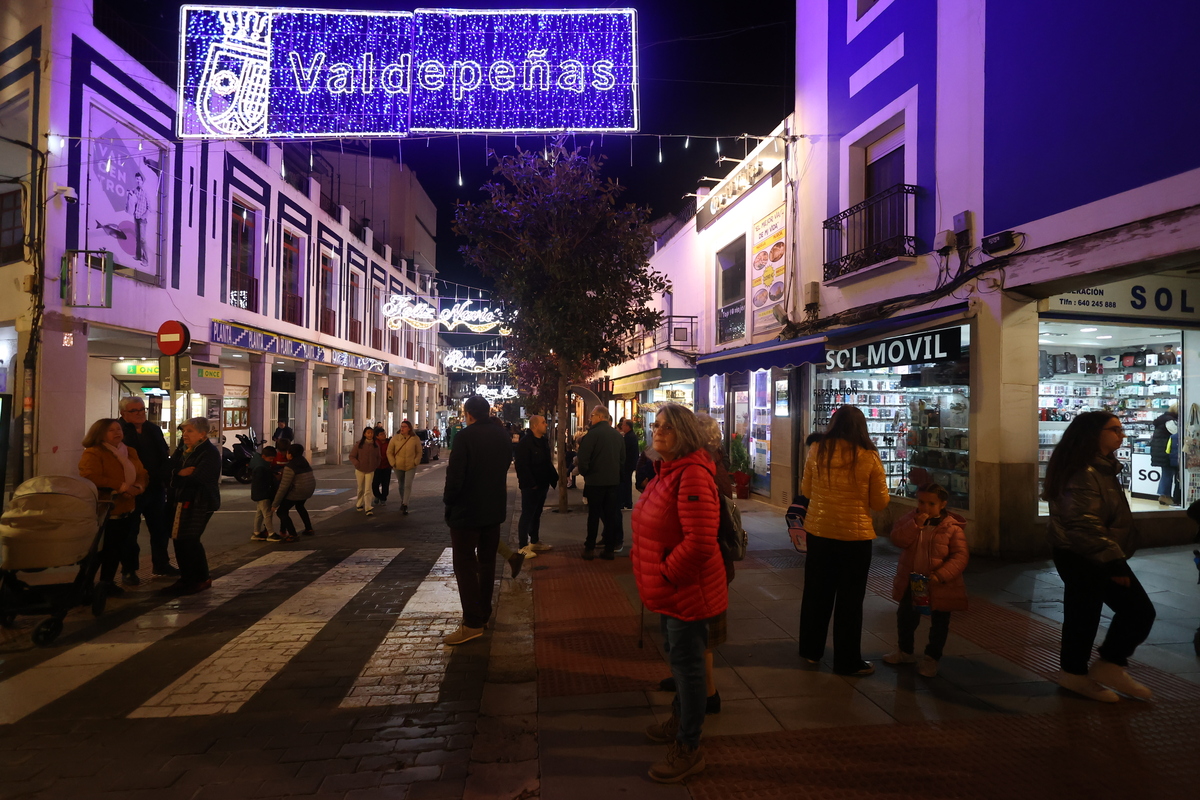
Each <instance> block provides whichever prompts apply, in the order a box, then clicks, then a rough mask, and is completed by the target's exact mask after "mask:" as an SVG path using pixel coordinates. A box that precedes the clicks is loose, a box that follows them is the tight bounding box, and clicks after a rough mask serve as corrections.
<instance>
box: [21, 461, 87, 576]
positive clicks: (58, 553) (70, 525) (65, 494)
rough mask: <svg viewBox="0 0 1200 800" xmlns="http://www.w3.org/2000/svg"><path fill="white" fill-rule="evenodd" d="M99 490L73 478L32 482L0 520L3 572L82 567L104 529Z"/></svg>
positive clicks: (53, 477)
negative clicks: (95, 540)
mask: <svg viewBox="0 0 1200 800" xmlns="http://www.w3.org/2000/svg"><path fill="white" fill-rule="evenodd" d="M98 499H99V493H98V492H97V490H96V486H95V484H93V483H92V482H91V481H87V480H84V479H83V478H76V477H72V476H69V475H42V476H40V477H37V478H31V479H29V480H27V481H25V482H24V483H22V484H21V485H20V486H18V487H17V489H16V491H15V492H13V498H12V502H11V503H10V504H9V507H8V509H7V510H5V512H4V515H3V516H0V569H6V570H14V569H40V568H43V567H64V566H69V565H71V564H76V563H78V562H79V561H81V560H82V559H83V558H84V556H86V555H87V553H88V550H89V548H90V547H91V545H92V541H93V540H94V539H95V538H96V533H97V532H98V529H99V520H98V518H97V514H96V503H97V501H98Z"/></svg>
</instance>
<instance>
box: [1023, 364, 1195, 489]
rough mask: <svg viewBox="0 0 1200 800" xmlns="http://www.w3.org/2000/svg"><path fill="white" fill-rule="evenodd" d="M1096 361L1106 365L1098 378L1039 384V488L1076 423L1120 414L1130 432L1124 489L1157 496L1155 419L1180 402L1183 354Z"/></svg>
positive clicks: (1067, 376) (1071, 376)
mask: <svg viewBox="0 0 1200 800" xmlns="http://www.w3.org/2000/svg"><path fill="white" fill-rule="evenodd" d="M1095 359H1096V361H1097V363H1098V364H1099V365H1100V366H1099V367H1098V371H1097V372H1096V373H1087V372H1084V373H1078V372H1077V373H1071V372H1066V373H1063V374H1055V375H1054V377H1053V378H1050V379H1046V380H1043V381H1041V382H1040V383H1039V384H1038V419H1039V422H1038V485H1039V489H1040V486H1041V482H1042V481H1043V480H1044V479H1045V477H1046V464H1047V463H1048V462H1049V461H1050V455H1051V453H1053V452H1054V446H1055V445H1056V444H1058V442H1059V440H1060V439H1061V438H1062V433H1063V431H1064V430H1066V428H1067V426H1068V425H1069V424H1070V422H1071V420H1073V419H1075V417H1076V416H1077V415H1078V414H1080V413H1082V412H1084V411H1101V410H1103V411H1110V412H1112V413H1113V414H1116V415H1117V417H1118V418H1120V420H1121V424H1122V425H1123V426H1124V428H1125V437H1126V438H1125V446H1124V447H1122V448H1121V449H1119V450H1117V451H1116V453H1115V455H1116V456H1117V458H1118V459H1120V460H1121V461H1122V462H1123V463H1124V465H1125V469H1123V470H1121V476H1120V480H1121V484H1122V486H1124V487H1125V488H1126V489H1127V490H1129V491H1131V492H1132V493H1134V494H1137V495H1142V496H1146V497H1157V494H1158V475H1159V472H1158V468H1157V467H1154V466H1153V465H1151V463H1150V437H1151V436H1152V435H1153V433H1154V420H1155V419H1156V418H1157V417H1158V416H1159V415H1161V414H1163V413H1165V412H1166V411H1167V410H1168V409H1170V408H1171V406H1172V405H1174V404H1176V403H1178V402H1179V399H1180V395H1181V390H1182V385H1183V354H1182V352H1181V351H1177V350H1176V348H1175V346H1174V345H1167V346H1166V347H1164V348H1163V349H1162V351H1161V352H1157V353H1156V352H1154V351H1152V350H1149V349H1146V348H1139V349H1137V350H1128V351H1125V352H1122V353H1112V354H1108V355H1104V354H1102V355H1099V356H1096V357H1095ZM1126 364H1128V366H1125V365H1126ZM1180 416H1181V417H1182V416H1183V415H1182V413H1181V414H1180Z"/></svg>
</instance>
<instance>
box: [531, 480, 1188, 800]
mask: <svg viewBox="0 0 1200 800" xmlns="http://www.w3.org/2000/svg"><path fill="white" fill-rule="evenodd" d="M571 499H572V501H573V502H575V503H578V502H580V500H579V497H578V493H575V492H572V494H571ZM740 505H741V506H742V507H743V520H744V521H745V524H746V528H747V531H748V532H749V533H750V552H749V554H748V557H747V559H746V560H745V561H744V562H742V563H741V564H739V565H738V570H737V577H736V579H735V580H734V582H733V584H732V586H731V588H730V606H729V640H728V642H727V643H726V644H725V645H723V646H722V647H720V648H719V649H718V651H717V653H716V682H717V686H718V690H719V691H720V694H721V698H722V710H721V713H720V714H719V715H712V716H709V717H708V718H707V719H706V721H705V731H704V735H705V742H706V749H707V752H708V756H707V760H708V764H709V766H708V769H707V770H706V772H705V773H703V774H702V775H700V776H697V777H695V778H693V779H690V780H689V781H688V782H687V784H686V786H673V787H664V786H658V785H656V784H654V783H652V782H651V781H649V779H648V778H647V777H646V775H645V770H646V767H647V766H648V765H649V763H651V762H652V761H654V760H656V759H658V758H660V757H661V754H662V752H663V747H662V746H657V745H653V744H650V743H649V742H648V741H647V740H646V739H645V737H644V735H643V734H642V730H643V729H644V728H645V726H647V725H649V724H650V723H652V722H654V721H655V720H659V719H663V718H665V717H666V716H667V715H668V714H669V703H670V700H671V695H670V694H666V693H662V692H659V691H657V684H658V681H659V680H660V679H661V678H663V677H666V676H667V675H669V670H668V668H667V666H666V664H665V661H664V659H663V656H662V654H661V651H660V649H659V645H658V641H657V629H658V621H657V618H656V617H654V616H653V615H650V614H646V615H645V618H644V620H643V628H642V629H643V631H644V640H645V646H644V648H641V649H639V647H638V638H639V636H638V632H639V608H640V604H639V602H638V600H637V595H636V589H635V587H634V583H633V578H632V575H631V572H630V564H629V560H628V559H627V558H618V559H617V560H616V561H613V562H605V561H600V560H596V561H592V562H586V561H583V560H582V558H581V557H580V556H581V553H582V541H583V532H584V526H585V520H586V507H584V506H582V505H579V506H572V513H569V514H567V515H559V514H557V513H552V512H551V510H550V509H547V510H546V513H545V515H544V517H543V524H542V539H543V541H546V542H549V543H551V544H553V545H554V546H555V549H554V550H553V551H550V552H549V553H545V554H543V555H541V556H539V557H538V558H536V559H534V560H533V561H532V562H526V564H527V567H529V568H531V571H532V573H533V576H534V606H535V610H536V621H537V627H536V636H535V640H536V642H535V645H536V657H537V666H538V736H539V742H540V743H541V746H540V758H541V775H542V783H541V796H542V797H544V798H551V799H552V800H556V799H557V798H569V800H586V798H592V797H596V798H608V797H613V796H626V797H646V798H657V797H664V798H665V797H678V798H683V797H686V796H689V795H690V796H691V797H695V798H701V797H703V798H728V797H739V798H754V797H842V796H845V797H879V796H884V795H888V796H893V797H894V796H929V797H941V796H964V797H966V796H979V797H1010V796H1013V795H1015V794H1018V793H1019V794H1020V795H1022V796H1028V797H1054V798H1060V799H1061V798H1066V797H1098V796H1115V795H1116V794H1119V793H1134V792H1137V793H1139V794H1140V793H1146V792H1148V793H1149V796H1154V797H1163V798H1166V797H1181V798H1182V797H1190V798H1194V797H1196V796H1197V790H1196V786H1197V781H1198V780H1200V763H1198V762H1197V759H1196V758H1195V753H1196V746H1195V742H1194V735H1195V731H1196V730H1197V729H1200V727H1198V726H1200V658H1198V657H1197V656H1196V655H1195V653H1194V651H1193V649H1192V648H1193V645H1192V637H1193V636H1194V635H1195V632H1196V627H1197V625H1200V589H1198V588H1197V586H1196V569H1195V566H1194V565H1193V563H1192V556H1191V552H1190V549H1189V548H1186V547H1175V548H1163V549H1159V550H1155V551H1148V552H1145V553H1142V554H1139V555H1138V557H1137V558H1136V559H1135V561H1134V569H1135V571H1136V572H1137V573H1138V575H1139V577H1141V579H1142V580H1143V582H1144V583H1145V584H1146V586H1147V589H1148V591H1149V592H1150V593H1151V597H1152V598H1153V600H1154V602H1155V604H1156V607H1157V608H1158V610H1159V617H1158V621H1157V622H1156V624H1155V627H1154V631H1153V633H1152V634H1151V637H1150V639H1149V641H1148V643H1147V644H1146V645H1144V646H1143V647H1142V648H1140V649H1139V651H1138V654H1137V662H1136V663H1135V664H1134V665H1133V666H1132V667H1131V672H1132V673H1133V674H1135V675H1136V676H1137V677H1138V678H1139V679H1140V680H1142V681H1143V682H1145V683H1147V684H1148V685H1150V686H1151V687H1153V688H1154V689H1155V691H1156V693H1157V695H1158V699H1157V700H1156V701H1155V702H1154V703H1150V704H1141V703H1137V702H1135V701H1123V702H1121V703H1119V704H1117V706H1115V707H1109V706H1102V705H1100V704H1096V703H1093V702H1090V701H1087V700H1084V699H1082V698H1077V697H1075V696H1072V695H1070V694H1068V693H1066V692H1064V691H1062V690H1060V689H1059V688H1058V687H1057V685H1056V684H1054V683H1052V682H1051V681H1052V678H1053V676H1054V675H1055V673H1056V671H1057V652H1058V632H1059V624H1058V623H1059V620H1060V619H1061V601H1062V595H1061V591H1062V589H1061V582H1060V581H1059V580H1058V578H1057V576H1056V574H1055V573H1054V571H1053V565H1052V564H1050V563H1049V562H1038V563H1028V564H1012V563H1008V562H1000V561H995V560H989V559H982V558H975V559H973V560H972V563H971V566H970V568H969V571H968V575H967V586H968V589H969V590H970V591H971V593H972V598H971V602H972V607H971V610H970V611H968V612H962V613H956V614H955V615H954V619H953V621H952V623H951V636H950V641H949V644H948V646H947V648H946V656H945V657H944V658H943V660H942V663H941V665H940V674H939V676H938V677H937V678H934V679H924V678H921V677H920V676H918V675H917V674H916V670H915V667H914V666H912V665H906V666H902V667H899V668H893V667H889V666H887V665H885V664H883V663H882V662H881V661H880V660H879V659H880V657H881V656H882V655H883V654H884V653H886V652H888V651H890V650H892V649H894V645H895V625H896V623H895V603H894V602H893V601H892V600H891V578H892V575H893V574H894V571H895V563H896V554H897V550H896V549H895V548H893V547H892V546H891V545H890V543H888V542H887V541H886V540H880V541H879V542H877V544H876V548H875V560H874V562H873V565H872V577H871V581H870V585H869V587H868V594H867V600H866V605H865V619H864V635H863V650H864V656H865V657H866V658H868V659H871V660H873V661H874V662H875V663H876V666H877V672H876V674H875V675H874V676H871V677H868V678H858V679H856V678H846V677H841V676H838V675H835V674H833V673H832V671H831V669H830V666H831V665H830V663H829V656H828V655H827V656H826V659H825V661H824V663H822V664H820V665H818V666H817V667H809V666H807V665H803V666H802V662H801V661H800V659H799V658H798V655H797V641H796V635H797V630H798V627H799V614H800V597H801V592H802V587H803V564H804V556H803V555H800V554H798V553H796V552H795V551H794V550H793V549H792V547H791V544H790V541H789V540H788V537H787V533H786V529H785V525H784V521H783V517H782V514H781V512H780V511H778V510H776V509H773V508H770V507H768V506H766V505H763V504H760V503H757V502H753V501H751V502H746V501H743V502H742V503H741V504H740ZM625 523H626V525H627V526H628V523H629V514H628V513H626V514H625ZM629 536H630V533H629V531H628V530H626V541H629ZM925 632H926V626H923V627H922V629H921V630H920V631H919V632H918V639H917V646H918V648H920V647H923V646H924V634H925ZM1101 635H1103V634H1101Z"/></svg>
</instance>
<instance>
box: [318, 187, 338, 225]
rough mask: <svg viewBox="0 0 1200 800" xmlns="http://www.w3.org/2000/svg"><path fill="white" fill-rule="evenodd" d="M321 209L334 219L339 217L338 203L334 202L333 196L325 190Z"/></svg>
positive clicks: (322, 195)
mask: <svg viewBox="0 0 1200 800" xmlns="http://www.w3.org/2000/svg"><path fill="white" fill-rule="evenodd" d="M321 210H322V211H324V212H325V213H326V214H328V215H329V216H330V217H331V218H333V219H334V220H337V219H339V216H338V204H337V203H335V202H333V198H332V197H330V196H329V195H327V194H325V193H324V192H322V193H321Z"/></svg>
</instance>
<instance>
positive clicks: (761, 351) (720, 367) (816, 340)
mask: <svg viewBox="0 0 1200 800" xmlns="http://www.w3.org/2000/svg"><path fill="white" fill-rule="evenodd" d="M969 311H970V305H969V304H968V303H956V304H954V305H952V306H944V307H942V308H931V309H926V310H924V311H917V312H915V313H912V314H902V315H900V316H895V317H887V318H884V319H874V320H871V321H870V322H863V323H860V324H858V325H850V326H848V327H845V328H835V329H833V330H831V331H826V332H825V333H822V334H818V335H815V336H807V337H804V338H800V339H790V340H788V341H778V340H776V341H771V342H760V343H759V344H751V345H746V346H745V347H737V348H734V349H731V350H722V351H721V352H719V353H709V354H707V355H702V356H700V357H699V358H697V359H696V374H697V375H698V376H700V377H706V376H708V375H721V374H723V373H729V372H753V371H756V370H762V369H771V368H775V369H791V368H792V367H798V366H800V365H801V364H820V363H821V362H823V361H824V360H825V350H826V348H827V347H834V348H837V347H843V346H845V345H848V344H854V343H856V342H858V341H860V340H862V339H864V338H878V337H879V336H880V335H883V334H891V333H901V332H903V331H905V330H906V329H908V328H913V327H920V326H922V325H927V324H929V323H931V322H937V321H943V320H944V321H947V322H949V321H952V320H953V319H955V318H958V319H961V318H963V317H966V316H967V315H968V313H969Z"/></svg>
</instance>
